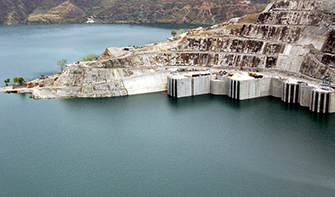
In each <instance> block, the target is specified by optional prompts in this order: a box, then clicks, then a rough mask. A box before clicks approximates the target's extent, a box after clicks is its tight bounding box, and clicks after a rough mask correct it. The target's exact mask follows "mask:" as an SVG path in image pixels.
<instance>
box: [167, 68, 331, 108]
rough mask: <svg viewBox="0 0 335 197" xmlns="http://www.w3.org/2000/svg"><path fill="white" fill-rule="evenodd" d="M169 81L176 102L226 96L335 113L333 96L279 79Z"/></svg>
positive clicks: (241, 76)
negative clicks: (268, 99)
mask: <svg viewBox="0 0 335 197" xmlns="http://www.w3.org/2000/svg"><path fill="white" fill-rule="evenodd" d="M167 81H168V85H167V88H168V89H167V92H168V94H169V95H170V96H172V97H176V98H182V97H189V96H196V95H201V94H213V95H226V96H228V97H230V98H232V99H236V100H246V99H253V98H259V97H265V96H273V97H277V98H280V99H281V101H282V102H285V103H290V104H300V105H301V106H303V107H308V108H309V109H310V110H311V111H312V112H316V113H334V112H335V93H334V92H332V91H329V90H325V89H320V88H319V87H317V86H314V85H309V84H308V83H306V82H304V81H301V80H292V79H284V78H282V77H280V76H265V77H263V78H259V79H255V78H252V77H248V76H247V75H246V73H245V72H244V73H240V74H239V75H238V76H236V77H235V76H228V75H226V76H223V77H220V79H213V76H199V77H189V76H186V77H185V76H182V75H169V76H168V77H167Z"/></svg>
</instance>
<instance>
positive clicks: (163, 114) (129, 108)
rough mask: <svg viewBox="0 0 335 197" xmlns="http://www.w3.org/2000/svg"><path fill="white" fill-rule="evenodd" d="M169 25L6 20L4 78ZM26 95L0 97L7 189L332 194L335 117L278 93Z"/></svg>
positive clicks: (21, 192)
mask: <svg viewBox="0 0 335 197" xmlns="http://www.w3.org/2000/svg"><path fill="white" fill-rule="evenodd" d="M172 29H174V28H173V27H169V28H162V27H161V26H157V27H155V26H149V27H148V26H136V25H96V26H94V25H93V26H92V25H49V26H24V25H19V26H11V27H7V26H0V33H1V34H0V35H2V36H1V37H0V44H1V47H0V57H1V59H2V60H3V61H2V62H1V64H0V71H1V72H0V77H1V78H3V79H5V78H7V77H13V76H16V75H22V76H24V77H26V78H27V77H31V76H34V75H39V74H43V73H46V72H52V70H53V69H55V70H56V69H57V67H56V66H54V64H55V61H57V60H58V59H62V58H66V59H68V60H71V61H75V60H77V59H80V58H81V57H82V56H84V55H86V54H89V53H92V52H94V53H97V54H98V51H99V50H100V51H101V52H102V51H103V49H104V48H106V47H108V46H113V45H115V46H127V45H128V43H129V42H132V43H135V44H136V45H143V44H145V43H151V42H157V41H160V40H164V39H165V38H166V37H167V36H169V33H170V32H171V30H172ZM114 30H115V32H118V33H113V32H114ZM116 30H117V31H116ZM108 32H109V33H108ZM150 32H151V33H152V32H153V34H152V35H151V34H150ZM149 34H150V35H149ZM125 35H128V36H126V37H123V36H125ZM154 36H157V37H154ZM56 38H57V39H56ZM126 38H128V39H129V40H127V39H126ZM77 39H79V40H81V41H78V40H77ZM108 39H111V41H110V42H108ZM112 39H113V40H114V41H115V42H113V40H112ZM84 40H85V41H86V44H85V45H83V43H85V42H84ZM87 40H94V41H92V42H89V41H87ZM60 43H63V44H60ZM115 43H117V44H115ZM90 45H91V46H90ZM18 47H19V48H18ZM57 54H59V55H57ZM28 97H29V95H16V94H5V93H2V94H0V101H1V102H0V109H1V111H0V113H1V114H0V117H1V121H0V196H333V195H334V193H335V165H334V164H335V129H334V128H335V115H334V114H330V115H327V116H325V115H315V114H313V113H311V112H309V111H308V110H307V109H306V108H300V107H294V106H290V105H285V104H284V103H281V101H280V100H279V99H276V98H271V97H267V98H260V99H253V100H247V101H241V102H236V101H233V100H231V99H229V98H227V97H223V96H212V95H203V96H197V97H190V98H183V99H174V98H171V97H168V96H167V95H166V94H163V93H154V94H145V95H137V96H130V97H118V98H103V99H66V100H60V99H54V100H32V99H29V98H28Z"/></svg>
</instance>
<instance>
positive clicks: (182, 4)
mask: <svg viewBox="0 0 335 197" xmlns="http://www.w3.org/2000/svg"><path fill="white" fill-rule="evenodd" d="M268 2H269V0H251V1H249V0H207V1H206V0H184V1H177V0H136V1H135V0H0V24H16V23H25V24H50V23H85V22H86V21H87V19H88V18H90V17H93V18H94V21H95V22H96V23H178V24H182V23H188V24H216V23H220V22H223V21H227V20H228V19H231V18H234V17H240V16H243V15H245V14H253V13H257V12H260V11H261V10H262V9H264V7H265V5H266V3H268Z"/></svg>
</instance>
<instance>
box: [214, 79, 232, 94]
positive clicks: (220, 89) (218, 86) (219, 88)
mask: <svg viewBox="0 0 335 197" xmlns="http://www.w3.org/2000/svg"><path fill="white" fill-rule="evenodd" d="M228 82H229V81H228V78H227V77H223V79H222V80H211V87H210V89H211V94H214V95H228Z"/></svg>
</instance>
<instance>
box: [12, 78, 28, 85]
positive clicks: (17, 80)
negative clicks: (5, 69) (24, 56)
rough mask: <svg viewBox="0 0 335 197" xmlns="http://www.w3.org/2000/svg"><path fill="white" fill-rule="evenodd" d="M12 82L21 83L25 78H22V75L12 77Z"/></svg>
mask: <svg viewBox="0 0 335 197" xmlns="http://www.w3.org/2000/svg"><path fill="white" fill-rule="evenodd" d="M13 82H14V83H19V84H21V85H22V83H23V82H25V80H24V79H23V77H14V78H13Z"/></svg>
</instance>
